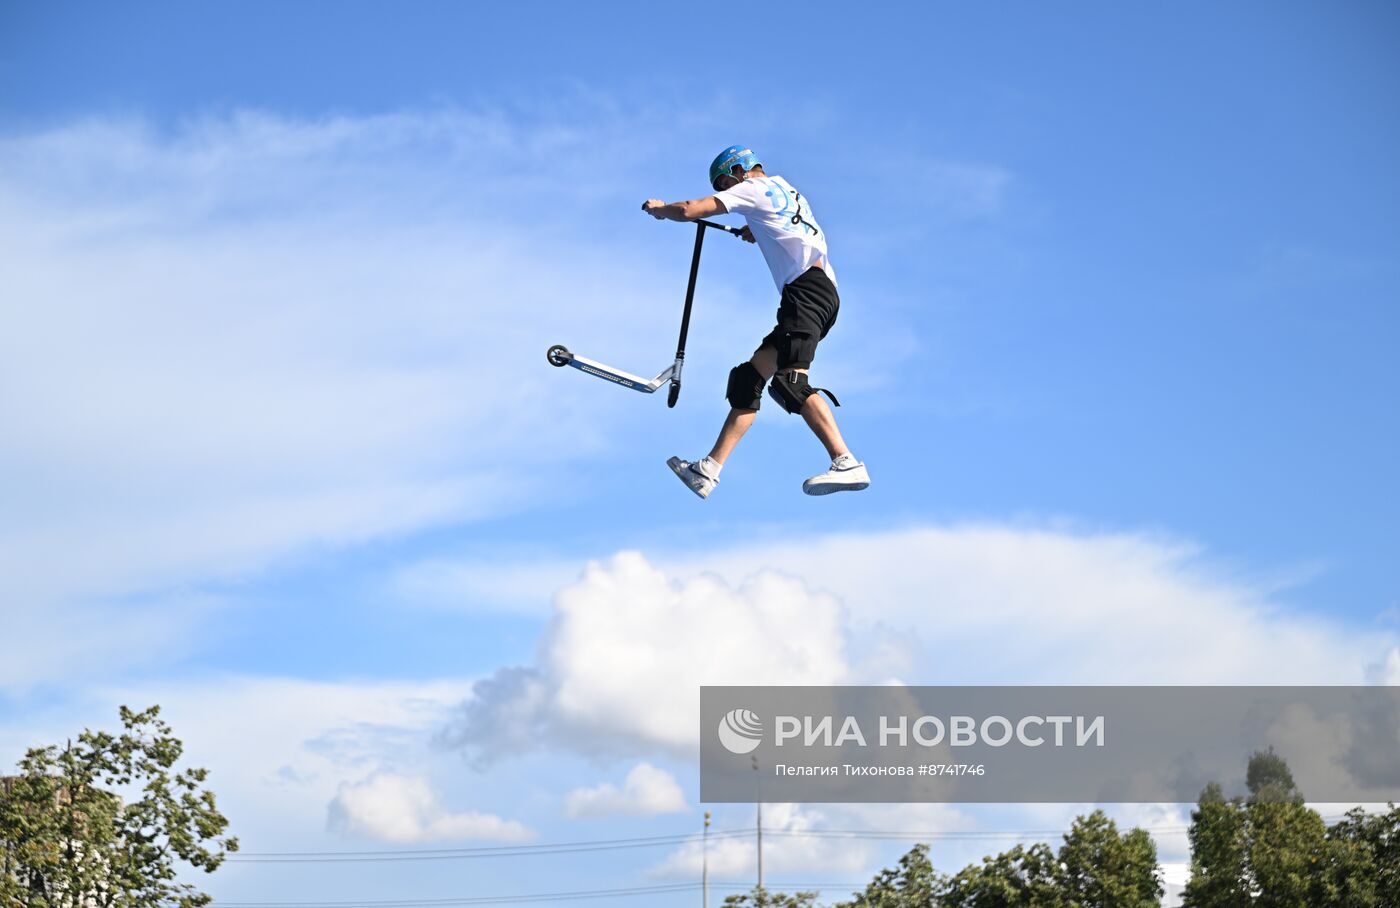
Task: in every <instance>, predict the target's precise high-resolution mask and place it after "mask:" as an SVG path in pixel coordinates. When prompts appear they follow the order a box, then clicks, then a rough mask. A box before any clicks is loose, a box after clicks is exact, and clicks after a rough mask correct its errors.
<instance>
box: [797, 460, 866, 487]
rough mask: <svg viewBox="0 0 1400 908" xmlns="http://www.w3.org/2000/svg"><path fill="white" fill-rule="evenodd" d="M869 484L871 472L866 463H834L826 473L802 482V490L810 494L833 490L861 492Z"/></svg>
mask: <svg viewBox="0 0 1400 908" xmlns="http://www.w3.org/2000/svg"><path fill="white" fill-rule="evenodd" d="M869 485H870V474H869V473H867V472H866V470H865V464H863V463H861V462H860V461H856V462H855V464H854V465H852V466H848V467H838V466H836V464H835V463H833V464H832V465H831V469H829V470H827V471H826V472H825V473H822V474H821V475H820V476H813V477H812V478H811V479H809V480H807V481H806V482H804V483H802V491H804V492H806V493H807V494H808V495H830V494H831V493H832V492H859V491H860V490H861V489H864V488H867V487H868V486H869Z"/></svg>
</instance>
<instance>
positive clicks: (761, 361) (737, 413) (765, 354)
mask: <svg viewBox="0 0 1400 908" xmlns="http://www.w3.org/2000/svg"><path fill="white" fill-rule="evenodd" d="M749 362H751V363H753V365H754V368H755V369H757V370H758V374H759V375H760V376H762V377H763V380H764V381H767V380H768V379H770V378H772V377H773V373H774V372H776V371H777V370H778V351H777V350H776V349H774V348H773V347H770V346H763V347H759V348H758V349H757V350H755V351H754V354H753V356H752V357H751V358H750V359H749ZM757 415H758V411H757V410H750V409H747V408H743V407H731V408H730V409H729V415H728V416H726V417H725V418H724V425H723V426H722V427H721V428H720V430H719V438H716V439H715V446H714V447H713V448H711V449H710V455H709V456H710V459H711V460H713V461H715V463H718V464H723V463H724V462H725V461H726V460H728V459H729V455H730V454H732V453H733V452H734V446H735V445H737V444H738V443H739V439H741V438H743V437H744V433H745V432H747V431H748V430H749V426H751V425H753V420H754V417H755V416H757ZM834 425H835V424H834V423H833V427H834ZM837 437H838V438H839V437H840V433H838V434H837Z"/></svg>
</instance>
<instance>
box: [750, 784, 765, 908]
mask: <svg viewBox="0 0 1400 908" xmlns="http://www.w3.org/2000/svg"><path fill="white" fill-rule="evenodd" d="M749 761H750V762H751V763H752V764H753V771H754V772H756V773H758V784H757V785H756V786H755V798H754V801H755V803H756V805H757V806H758V889H759V891H760V892H762V891H763V774H762V773H761V772H759V770H758V757H749Z"/></svg>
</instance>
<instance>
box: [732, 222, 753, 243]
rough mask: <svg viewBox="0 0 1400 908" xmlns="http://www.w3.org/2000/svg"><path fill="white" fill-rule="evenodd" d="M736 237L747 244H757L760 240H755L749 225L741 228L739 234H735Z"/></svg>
mask: <svg viewBox="0 0 1400 908" xmlns="http://www.w3.org/2000/svg"><path fill="white" fill-rule="evenodd" d="M735 235H736V236H737V237H739V239H741V240H743V241H744V242H746V243H757V242H758V240H756V239H754V238H753V231H752V230H750V229H749V225H748V224H745V225H744V226H743V227H740V228H739V232H738V233H737V234H735Z"/></svg>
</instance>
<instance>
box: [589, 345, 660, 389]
mask: <svg viewBox="0 0 1400 908" xmlns="http://www.w3.org/2000/svg"><path fill="white" fill-rule="evenodd" d="M568 365H570V366H573V367H574V368H575V369H578V370H579V371H580V372H587V373H588V374H589V375H596V376H597V377H599V378H601V379H605V380H606V381H610V382H613V383H614V384H618V385H621V386H622V387H624V388H631V389H632V390H633V391H640V392H642V393H643V394H651V393H653V392H655V391H656V389H657V388H660V387H661V386H662V385H664V384H666V382H668V381H670V380H671V376H672V375H674V374H675V372H676V366H675V364H674V363H673V364H671V365H669V366H667V367H666V368H665V369H663V370H661V371H660V372H658V373H657V375H656V377H655V378H653V379H650V380H648V379H645V378H642V377H641V376H640V375H633V374H632V373H631V372H623V371H622V370H621V369H614V368H613V367H612V366H607V365H604V364H603V363H600V362H598V361H597V360H592V359H589V358H588V357H586V356H579V355H578V354H577V353H575V354H573V355H572V357H571V358H570V360H569V362H568Z"/></svg>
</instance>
